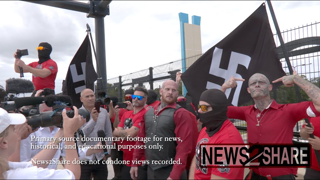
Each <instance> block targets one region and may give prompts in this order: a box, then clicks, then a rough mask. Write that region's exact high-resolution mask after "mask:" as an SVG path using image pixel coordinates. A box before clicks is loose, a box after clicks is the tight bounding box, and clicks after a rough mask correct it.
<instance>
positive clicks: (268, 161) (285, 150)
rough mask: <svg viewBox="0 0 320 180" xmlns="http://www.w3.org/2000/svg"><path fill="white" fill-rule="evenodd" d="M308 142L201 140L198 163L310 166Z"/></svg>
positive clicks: (203, 165)
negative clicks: (243, 142) (220, 141)
mask: <svg viewBox="0 0 320 180" xmlns="http://www.w3.org/2000/svg"><path fill="white" fill-rule="evenodd" d="M310 150H311V148H310V145H309V144H285V145H283V144H282V145H274V144H271V145H270V144H254V145H252V144H251V145H249V144H227V145H225V144H224V145H221V144H220V145H216V144H206V143H203V144H200V148H199V149H197V151H198V152H197V155H198V156H200V157H197V164H198V163H199V166H200V169H206V168H209V167H214V168H222V166H223V167H224V168H225V169H224V170H226V169H227V168H228V167H244V166H246V167H259V168H261V167H288V166H294V167H308V166H310Z"/></svg>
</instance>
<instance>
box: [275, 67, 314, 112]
mask: <svg viewBox="0 0 320 180" xmlns="http://www.w3.org/2000/svg"><path fill="white" fill-rule="evenodd" d="M281 81H282V83H283V84H284V85H285V86H286V87H290V86H294V84H296V85H297V86H299V87H300V88H301V89H302V90H303V91H304V92H305V93H306V94H307V95H308V96H309V98H310V99H311V101H312V102H313V105H314V107H315V109H316V110H317V111H318V112H320V88H319V87H317V86H316V85H314V84H312V83H310V82H309V81H307V80H305V79H303V78H302V77H300V76H299V75H298V74H297V73H296V72H294V73H293V75H288V76H283V77H281V78H279V79H276V80H274V81H272V83H277V82H281Z"/></svg>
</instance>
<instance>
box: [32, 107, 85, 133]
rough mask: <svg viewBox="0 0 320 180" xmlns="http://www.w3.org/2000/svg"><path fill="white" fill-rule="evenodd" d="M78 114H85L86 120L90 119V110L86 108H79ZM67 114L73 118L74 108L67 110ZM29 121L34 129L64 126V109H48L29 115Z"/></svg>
mask: <svg viewBox="0 0 320 180" xmlns="http://www.w3.org/2000/svg"><path fill="white" fill-rule="evenodd" d="M78 114H79V115H81V116H83V117H84V118H85V119H86V121H87V122H88V121H89V120H90V112H89V111H87V110H86V109H79V110H78ZM67 116H68V117H70V118H72V117H73V116H74V111H73V110H67ZM27 120H28V121H27V123H28V125H30V126H31V127H32V129H36V128H38V127H40V126H41V127H50V126H57V127H60V128H63V118H62V109H60V110H53V111H46V112H43V113H40V114H37V115H34V116H28V117H27Z"/></svg>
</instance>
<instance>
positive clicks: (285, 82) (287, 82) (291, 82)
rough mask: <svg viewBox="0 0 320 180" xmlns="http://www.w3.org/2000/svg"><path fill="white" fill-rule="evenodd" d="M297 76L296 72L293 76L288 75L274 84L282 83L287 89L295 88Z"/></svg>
mask: <svg viewBox="0 0 320 180" xmlns="http://www.w3.org/2000/svg"><path fill="white" fill-rule="evenodd" d="M295 75H297V72H296V71H293V74H292V75H287V76H282V77H281V78H278V79H276V80H274V81H272V83H277V82H281V81H282V83H283V85H284V86H286V87H291V86H294V80H293V79H294V76H295Z"/></svg>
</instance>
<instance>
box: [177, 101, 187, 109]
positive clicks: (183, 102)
mask: <svg viewBox="0 0 320 180" xmlns="http://www.w3.org/2000/svg"><path fill="white" fill-rule="evenodd" d="M176 103H177V104H179V105H180V106H181V107H182V108H184V109H187V101H180V102H176Z"/></svg>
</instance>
